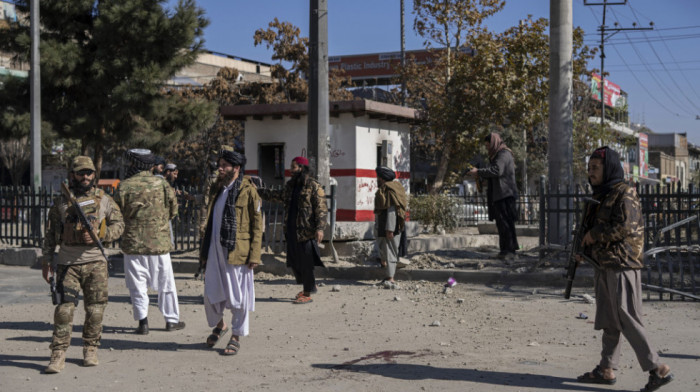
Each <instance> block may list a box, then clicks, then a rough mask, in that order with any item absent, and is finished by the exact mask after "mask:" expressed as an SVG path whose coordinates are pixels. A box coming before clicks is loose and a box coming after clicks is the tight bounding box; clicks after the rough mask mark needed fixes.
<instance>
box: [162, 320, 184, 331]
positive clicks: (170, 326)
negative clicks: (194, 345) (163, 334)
mask: <svg viewBox="0 0 700 392" xmlns="http://www.w3.org/2000/svg"><path fill="white" fill-rule="evenodd" d="M180 329H185V322H184V321H178V322H177V323H165V330H166V331H178V330H180Z"/></svg>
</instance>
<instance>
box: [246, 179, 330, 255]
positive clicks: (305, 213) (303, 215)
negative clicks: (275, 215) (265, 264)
mask: <svg viewBox="0 0 700 392" xmlns="http://www.w3.org/2000/svg"><path fill="white" fill-rule="evenodd" d="M296 181H297V179H296V178H292V179H291V180H289V181H287V183H286V184H285V185H284V189H281V190H271V189H259V190H258V192H259V193H260V197H262V199H263V200H275V201H281V202H283V203H284V232H285V233H286V232H287V218H288V216H289V208H290V206H291V204H292V194H293V193H294V185H295V182H296ZM298 181H303V183H302V185H301V192H300V193H299V200H297V206H298V207H297V214H296V216H297V219H296V224H297V233H296V234H297V241H299V242H303V241H308V240H310V239H313V238H315V236H316V232H317V231H323V230H324V229H325V228H326V226H327V225H328V222H327V217H328V207H326V194H325V193H324V192H323V188H321V185H320V184H319V183H318V181H316V180H315V179H313V178H311V177H309V176H301V177H299V179H298Z"/></svg>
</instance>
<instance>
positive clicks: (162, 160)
mask: <svg viewBox="0 0 700 392" xmlns="http://www.w3.org/2000/svg"><path fill="white" fill-rule="evenodd" d="M153 161H154V163H153V164H154V165H165V158H163V157H162V156H160V155H155V156H154V157H153Z"/></svg>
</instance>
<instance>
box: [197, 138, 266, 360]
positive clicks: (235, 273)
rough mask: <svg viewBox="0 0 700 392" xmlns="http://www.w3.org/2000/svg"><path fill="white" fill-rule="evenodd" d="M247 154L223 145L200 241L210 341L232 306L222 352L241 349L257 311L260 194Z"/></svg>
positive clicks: (213, 341)
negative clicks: (248, 171) (251, 314)
mask: <svg viewBox="0 0 700 392" xmlns="http://www.w3.org/2000/svg"><path fill="white" fill-rule="evenodd" d="M245 163H246V157H245V156H244V155H243V154H239V153H237V152H234V151H229V150H222V151H221V154H220V155H219V161H218V166H219V174H218V177H217V180H216V183H215V185H214V186H215V187H216V188H215V189H214V191H213V192H212V194H213V195H215V197H212V198H211V199H210V202H209V205H208V208H207V217H208V219H207V223H206V229H205V232H204V237H203V239H202V246H201V247H200V251H201V255H200V259H201V260H202V261H203V264H204V265H205V266H206V270H205V274H204V310H205V313H206V316H207V322H208V324H209V326H210V327H215V328H214V330H213V331H212V333H211V335H209V337H208V338H207V346H209V347H214V345H215V344H216V342H217V341H218V340H219V338H220V337H221V336H222V335H223V334H224V333H226V331H228V326H227V325H226V323H225V322H224V318H223V317H224V310H225V309H230V310H231V313H232V318H231V323H230V326H231V339H230V340H229V342H228V344H227V345H226V348H225V349H224V351H222V353H221V354H223V355H235V354H237V353H238V350H240V347H241V344H240V337H241V336H247V335H248V333H249V327H248V324H249V316H248V315H249V312H252V311H255V286H254V279H253V269H254V268H255V267H256V266H257V265H259V264H261V261H260V252H261V247H262V227H263V226H262V211H261V210H262V200H261V199H260V196H258V192H257V191H256V189H255V186H254V185H253V183H252V182H251V180H250V178H248V177H244V176H243V173H244V169H243V168H244V167H245Z"/></svg>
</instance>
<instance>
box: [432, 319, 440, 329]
mask: <svg viewBox="0 0 700 392" xmlns="http://www.w3.org/2000/svg"><path fill="white" fill-rule="evenodd" d="M430 326H431V327H439V326H440V322H439V321H438V320H435V321H433V322H432V323H430Z"/></svg>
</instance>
